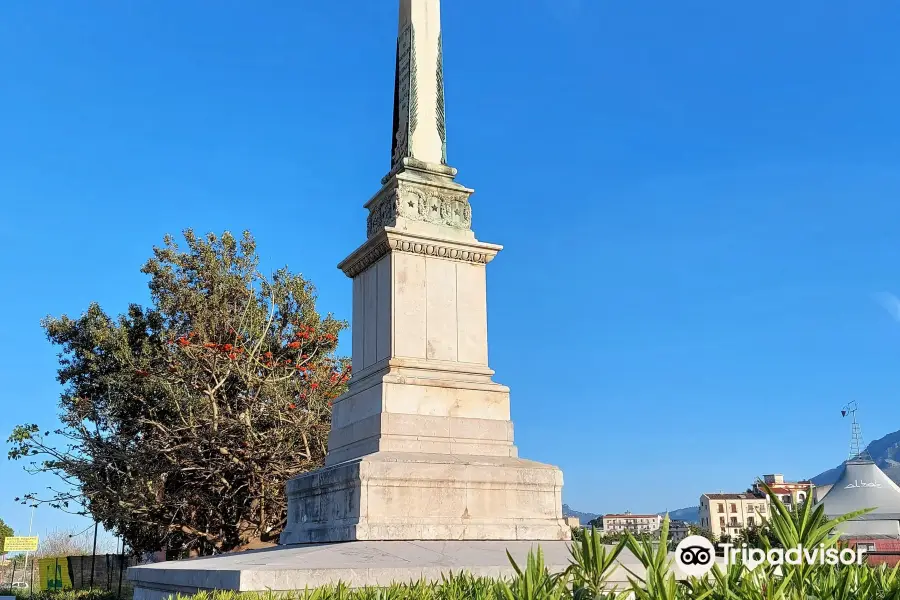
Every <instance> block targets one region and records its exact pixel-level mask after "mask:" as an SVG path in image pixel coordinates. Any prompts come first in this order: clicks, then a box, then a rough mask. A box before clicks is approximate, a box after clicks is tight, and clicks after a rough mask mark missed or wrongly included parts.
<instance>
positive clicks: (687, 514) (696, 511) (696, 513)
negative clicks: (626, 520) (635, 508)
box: [563, 431, 900, 525]
mask: <svg viewBox="0 0 900 600" xmlns="http://www.w3.org/2000/svg"><path fill="white" fill-rule="evenodd" d="M866 451H868V453H869V456H871V457H872V460H874V461H875V464H877V465H878V467H879V468H880V469H881V470H882V471H884V473H885V474H886V475H887V476H888V477H890V478H891V479H892V480H893V481H894V483H896V484H897V485H900V431H895V432H894V433H889V434H887V435H886V436H884V437H883V438H881V439H879V440H875V441H874V442H872V443H871V444H869V445H868V446H867V447H866ZM843 468H844V465H843V463H841V464H839V465H837V466H836V467H834V468H833V469H828V470H827V471H823V472H821V473H819V474H818V475H816V476H815V477H813V478H812V479H811V481H812V482H813V483H814V484H816V485H819V486H822V485H831V484H833V483H834V482H835V481H837V480H838V477H840V475H841V470H842V469H843ZM659 514H661V515H664V514H665V512H661V513H659ZM563 515H565V516H567V517H578V519H579V520H580V521H581V524H582V525H586V524H587V523H588V522H589V521H591V520H592V519H596V518H597V517H599V516H600V515H596V514H594V513H585V512H578V511H577V510H572V509H571V508H570V507H569V505H567V504H563ZM669 518H670V519H672V520H673V521H687V522H689V523H697V522H699V521H700V507H699V506H688V507H686V508H679V509H678V510H670V511H669Z"/></svg>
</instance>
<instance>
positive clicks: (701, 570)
mask: <svg viewBox="0 0 900 600" xmlns="http://www.w3.org/2000/svg"><path fill="white" fill-rule="evenodd" d="M715 561H716V549H715V547H714V546H713V544H712V542H710V541H709V540H708V539H706V538H705V537H703V536H700V535H689V536H687V537H686V538H684V539H683V540H681V542H680V543H679V544H678V546H677V547H676V548H675V562H676V563H678V567H679V568H680V569H681V571H682V572H683V573H684V574H685V575H693V576H694V577H699V576H700V575H703V574H705V573H706V572H707V571H709V570H710V569H711V568H712V566H713V564H714V563H715Z"/></svg>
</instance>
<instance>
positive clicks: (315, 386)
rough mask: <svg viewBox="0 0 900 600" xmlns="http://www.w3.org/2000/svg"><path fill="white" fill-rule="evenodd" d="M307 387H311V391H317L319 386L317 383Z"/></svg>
mask: <svg viewBox="0 0 900 600" xmlns="http://www.w3.org/2000/svg"><path fill="white" fill-rule="evenodd" d="M309 387H311V388H312V389H317V388H318V387H319V384H318V383H313V384H312V385H310V386H309Z"/></svg>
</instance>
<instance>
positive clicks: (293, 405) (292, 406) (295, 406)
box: [288, 402, 297, 410]
mask: <svg viewBox="0 0 900 600" xmlns="http://www.w3.org/2000/svg"><path fill="white" fill-rule="evenodd" d="M288 408H290V409H291V410H293V409H295V408H297V405H296V404H294V403H293V402H292V403H291V404H288Z"/></svg>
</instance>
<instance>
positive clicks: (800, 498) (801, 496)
mask: <svg viewBox="0 0 900 600" xmlns="http://www.w3.org/2000/svg"><path fill="white" fill-rule="evenodd" d="M804 500H806V496H805V495H803V494H802V493H800V494H797V502H803V501H804Z"/></svg>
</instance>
